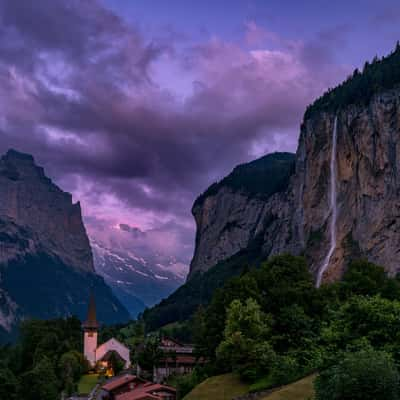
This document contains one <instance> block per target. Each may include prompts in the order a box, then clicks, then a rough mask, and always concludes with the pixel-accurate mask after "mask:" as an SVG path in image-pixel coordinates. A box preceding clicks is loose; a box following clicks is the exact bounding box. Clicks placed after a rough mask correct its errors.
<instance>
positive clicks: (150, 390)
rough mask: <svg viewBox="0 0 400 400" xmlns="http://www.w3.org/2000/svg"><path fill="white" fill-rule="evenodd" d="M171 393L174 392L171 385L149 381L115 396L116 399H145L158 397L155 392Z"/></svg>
mask: <svg viewBox="0 0 400 400" xmlns="http://www.w3.org/2000/svg"><path fill="white" fill-rule="evenodd" d="M161 393H164V394H165V393H172V394H176V389H175V388H173V387H171V386H166V385H160V384H158V383H150V384H146V385H144V386H141V387H139V388H137V389H134V390H132V391H130V392H126V393H122V394H120V395H118V396H116V400H147V399H157V400H159V399H160V397H159V396H157V394H161Z"/></svg>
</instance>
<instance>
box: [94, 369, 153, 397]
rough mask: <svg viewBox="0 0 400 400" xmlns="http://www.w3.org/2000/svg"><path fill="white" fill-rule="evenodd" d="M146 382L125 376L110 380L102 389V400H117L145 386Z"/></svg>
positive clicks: (133, 376) (132, 376) (129, 375)
mask: <svg viewBox="0 0 400 400" xmlns="http://www.w3.org/2000/svg"><path fill="white" fill-rule="evenodd" d="M146 383H148V382H146V381H145V380H144V379H141V378H139V377H137V376H135V375H131V374H125V375H122V376H118V377H116V378H113V379H109V380H108V381H107V383H105V384H104V385H103V386H102V387H101V396H100V397H101V398H102V399H103V400H115V399H116V397H117V396H118V395H120V394H122V393H126V392H130V391H133V390H135V389H138V388H140V387H142V386H144V385H145V384H146Z"/></svg>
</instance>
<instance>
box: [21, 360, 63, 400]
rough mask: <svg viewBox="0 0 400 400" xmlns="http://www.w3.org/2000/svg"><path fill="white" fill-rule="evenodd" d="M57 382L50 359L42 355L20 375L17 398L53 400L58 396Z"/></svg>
mask: <svg viewBox="0 0 400 400" xmlns="http://www.w3.org/2000/svg"><path fill="white" fill-rule="evenodd" d="M58 392H59V382H58V380H57V377H56V374H55V372H54V369H53V365H52V363H51V362H50V360H49V359H48V358H46V357H43V358H42V359H41V360H40V361H39V362H38V363H37V364H36V366H35V367H34V368H33V369H32V370H30V371H28V372H25V373H24V374H22V375H21V379H20V385H19V389H18V399H24V400H39V399H40V400H55V399H57V398H58Z"/></svg>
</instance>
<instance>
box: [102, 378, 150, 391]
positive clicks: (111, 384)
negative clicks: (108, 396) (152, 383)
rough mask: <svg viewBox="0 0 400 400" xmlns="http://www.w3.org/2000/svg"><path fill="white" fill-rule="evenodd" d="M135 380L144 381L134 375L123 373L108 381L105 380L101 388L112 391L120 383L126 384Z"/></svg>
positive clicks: (120, 384)
mask: <svg viewBox="0 0 400 400" xmlns="http://www.w3.org/2000/svg"><path fill="white" fill-rule="evenodd" d="M137 380H139V381H141V382H145V381H144V380H143V379H142V378H139V377H137V376H136V375H131V374H125V375H122V376H119V377H117V378H115V379H113V380H111V381H110V382H107V383H106V384H105V385H103V386H102V387H101V388H102V389H103V390H105V391H107V392H112V391H113V390H115V389H117V388H119V387H120V386H122V385H126V384H127V383H130V382H133V381H137Z"/></svg>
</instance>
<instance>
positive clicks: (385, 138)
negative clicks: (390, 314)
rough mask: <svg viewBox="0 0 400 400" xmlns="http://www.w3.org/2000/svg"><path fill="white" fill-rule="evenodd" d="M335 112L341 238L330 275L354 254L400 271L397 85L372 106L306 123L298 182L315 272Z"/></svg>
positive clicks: (323, 248) (323, 241)
mask: <svg viewBox="0 0 400 400" xmlns="http://www.w3.org/2000/svg"><path fill="white" fill-rule="evenodd" d="M335 116H337V153H336V157H337V162H336V171H337V181H336V185H337V209H338V214H337V223H336V236H337V242H336V247H335V251H334V253H333V255H332V258H331V260H330V263H329V268H328V270H327V271H326V274H325V280H333V279H337V278H339V277H340V276H341V274H342V273H343V271H344V269H345V267H346V264H347V262H348V260H349V259H351V258H358V257H365V258H367V259H369V260H370V261H372V262H375V263H377V264H380V265H382V266H384V267H385V268H386V270H387V271H388V272H389V273H390V274H392V275H393V274H395V273H397V272H399V271H400V263H399V261H400V258H399V251H400V191H399V187H400V186H399V184H400V176H399V168H400V159H399V154H400V89H392V90H387V91H384V92H381V93H377V94H376V95H374V96H373V97H372V98H371V100H370V102H369V103H368V105H366V106H365V105H348V106H346V107H345V108H342V109H340V110H338V111H337V112H336V113H325V112H323V113H320V114H318V115H315V116H313V117H312V118H310V119H308V120H306V121H305V122H304V124H303V126H302V130H301V136H300V142H299V149H298V152H297V159H298V170H297V174H296V178H295V184H296V185H297V187H298V188H300V187H301V191H302V193H301V199H302V200H301V202H300V203H299V207H298V213H301V215H302V221H301V222H302V229H303V237H304V244H303V245H304V248H305V250H306V254H307V255H308V257H309V259H310V262H311V268H312V270H313V272H315V273H316V271H317V269H318V267H319V266H320V265H321V262H322V259H323V257H324V256H325V253H326V252H327V248H328V240H329V238H328V236H329V232H328V230H327V221H328V219H329V217H330V216H329V215H328V214H329V213H328V212H327V210H328V208H329V207H328V196H329V190H328V185H329V179H330V174H329V162H330V161H329V154H330V149H331V146H332V130H333V121H334V118H335Z"/></svg>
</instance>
